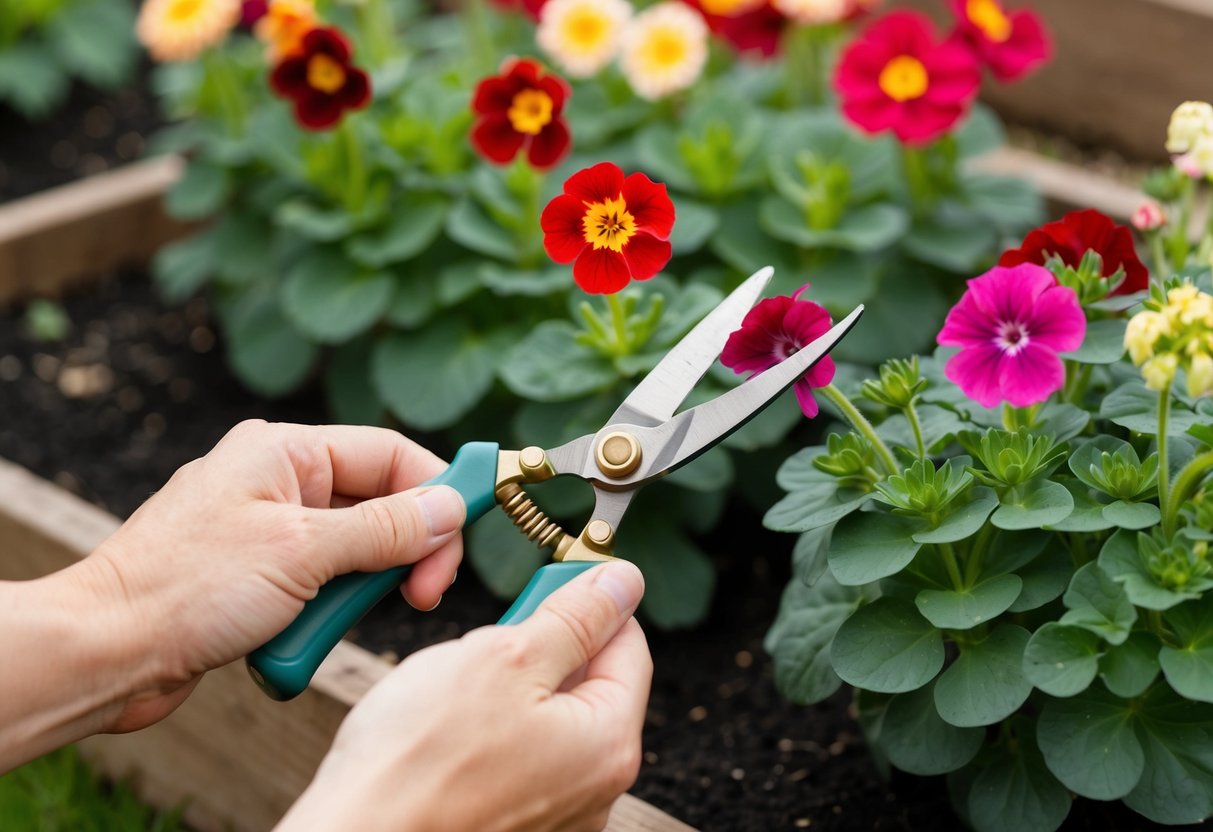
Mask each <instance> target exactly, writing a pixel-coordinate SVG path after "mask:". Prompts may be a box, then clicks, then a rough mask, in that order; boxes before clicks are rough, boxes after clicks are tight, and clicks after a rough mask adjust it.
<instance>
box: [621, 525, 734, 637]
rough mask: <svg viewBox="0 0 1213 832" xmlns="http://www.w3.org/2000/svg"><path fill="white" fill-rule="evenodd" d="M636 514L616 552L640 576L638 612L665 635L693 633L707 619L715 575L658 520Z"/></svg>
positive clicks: (692, 548) (698, 553) (681, 538)
mask: <svg viewBox="0 0 1213 832" xmlns="http://www.w3.org/2000/svg"><path fill="white" fill-rule="evenodd" d="M639 514H640V516H639V517H631V518H629V519H630V520H631V521H632V522H630V523H625V524H624V526H623V530H622V532H621V533H620V536H619V543H618V545H617V546H616V551H617V552H618V554H619V556H620V557H624V558H627V559H628V560H630V561H632V562H633V563H635V564H636V565H637V566H639V567H640V570H641V571H642V572H643V573H644V585H645V588H644V600H643V601H641V602H640V611H641V613H642V614H643V615H644V616H646V617H647V618H648V619H649V620H650V621H652V622H653V623H654V624H656V625H657V626H658V627H660V628H662V629H664V630H669V629H673V628H676V627H693V626H695V625H696V624H698V623H699V622H701V621H702V620H703V619H704V617H705V616H706V615H707V614H708V609H709V607H710V606H711V603H712V590H713V589H714V588H715V586H716V570H715V569H714V568H713V566H712V562H711V561H710V560H708V558H707V556H706V555H704V554H703V552H701V551H700V550H699V548H698V547H696V546H695V545H694V544H692V543H691V542H690V541H689V540H688V539H687V538H686V537H685V536H684V535H683V534H682V533H681V532H680V531H679V530H678V529H677V528H676V527H675V526H673V525H672V524H670V523H669V522H668V521H666V520H665V518H664V517H663V516H662V515H659V514H658V513H657V512H656V511H653V512H651V513H648V514H647V515H646V513H645V512H643V511H641V512H639ZM646 516H647V518H648V522H645V517H646ZM636 521H639V522H636Z"/></svg>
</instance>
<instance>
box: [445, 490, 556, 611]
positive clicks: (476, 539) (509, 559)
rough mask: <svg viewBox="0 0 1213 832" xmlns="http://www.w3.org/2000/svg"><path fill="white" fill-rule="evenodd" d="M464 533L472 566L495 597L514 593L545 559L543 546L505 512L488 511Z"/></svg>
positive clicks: (515, 594)
mask: <svg viewBox="0 0 1213 832" xmlns="http://www.w3.org/2000/svg"><path fill="white" fill-rule="evenodd" d="M465 534H466V535H467V538H466V539H467V549H468V551H467V557H468V560H470V561H471V562H472V568H473V569H475V570H476V574H477V575H478V576H479V577H480V579H481V580H482V581H484V584H485V586H487V587H488V588H489V591H490V592H492V593H493V594H494V595H496V596H497V597H498V598H506V599H509V598H514V597H516V596H517V595H518V593H520V592H522V588H523V587H524V586H526V584H527V581H529V580H530V579H531V576H532V575H533V574H534V573H535V570H536V569H538V568H539V567H541V566H543V564H544V563H545V562H546V561H547V560H548V556H547V554H546V553H545V552H544V550H542V549H540V548H539V547H538V546H536V545H535V544H534V543H532V542H531V541H529V540H527V538H526V536H525V535H523V534H522V533H521V532H520V531H518V529H517V528H516V527H515V526H514V524H513V523H511V522H510V520H509V518H508V517H506V516H505V513H504V512H500V511H490V512H489V513H488V514H486V515H485V516H484V517H482V518H481V519H480V520H478V521H477V522H476V523H474V524H473V525H472V526H471V528H469V529H468V530H467V532H465Z"/></svg>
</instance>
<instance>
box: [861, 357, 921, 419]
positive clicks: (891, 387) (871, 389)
mask: <svg viewBox="0 0 1213 832" xmlns="http://www.w3.org/2000/svg"><path fill="white" fill-rule="evenodd" d="M926 388H927V380H926V379H924V378H920V377H919V371H918V357H917V356H915V357H914V358H911V359H910V360H909V361H905V360H902V359H900V358H894V359H893V360H891V361H886V362H885V363H884V364H882V365H881V367H880V381H873V380H870V379H869V380H868V381H865V382H864V383H863V395H864V397H866V398H868V399H871V400H872V401H874V402H876V403H878V404H883V405H885V406H886V407H892V408H896V409H898V410H901V409H902V408H905V407H909V406H910V404H911V403H912V402H913V401H914V399H915V398H916V397H917V396H918V394H919V393H921V392H922V391H923V390H925V389H926Z"/></svg>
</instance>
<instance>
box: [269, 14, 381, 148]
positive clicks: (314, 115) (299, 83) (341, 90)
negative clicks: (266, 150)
mask: <svg viewBox="0 0 1213 832" xmlns="http://www.w3.org/2000/svg"><path fill="white" fill-rule="evenodd" d="M300 49H301V51H300V52H299V54H297V55H291V56H289V57H287V58H286V59H285V60H283V61H282V62H281V63H280V64H278V66H276V67H274V71H273V72H272V73H270V87H272V88H273V90H274V92H275V93H277V94H278V95H280V96H282V97H283V98H289V99H291V100H292V101H293V102H294V104H295V120H296V121H298V122H299V125H300V126H301V127H304V128H306V129H308V130H324V129H326V128H328V127H332V126H333V125H334V124H336V123H337V122H339V121H341V117H342V115H344V114H345V111H346V110H357V109H361V108H362V107H365V106H366V105H367V104H369V103H370V100H371V82H370V78H369V77H368V76H367V74H366V73H365V72H363V71H362V70H361V69H358V68H357V67H356V66H354V65H353V64H352V63H350V47H349V44H348V43H347V42H346V40H345V37H344V36H342V34H341V32H339V31H338V30H337V29H334V28H332V27H321V28H317V29H312V30H311V31H310V32H308V33H307V34H306V35H304V37H303V42H302V43H301V45H300Z"/></svg>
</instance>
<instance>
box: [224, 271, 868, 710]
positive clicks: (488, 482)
mask: <svg viewBox="0 0 1213 832" xmlns="http://www.w3.org/2000/svg"><path fill="white" fill-rule="evenodd" d="M773 273H774V270H773V269H772V268H771V267H769V266H768V267H766V268H764V269H762V270H760V271H758V272H756V273H755V274H754V275H753V276H751V277H750V278H748V279H747V280H746V281H745V282H744V283H742V284H741V285H740V286H738V287H737V289H735V290H734V291H733V292H732V293H731V294H730V295H729V296H728V297H727V298H725V299H724V300H723V301H721V303H720V304H719V305H718V306H717V307H716V308H715V309H714V310H713V311H712V312H711V313H709V314H708V315H707V317H705V318H704V319H703V320H702V321H700V322H699V324H697V325H696V326H695V328H694V329H692V330H691V331H690V332H689V333H687V335H686V336H685V337H684V338H683V339H682V340H681V341H679V342H678V344H676V345H675V346H674V347H673V348H672V349H671V350H670V351H669V353H667V354H666V355H665V357H664V358H662V360H661V362H660V363H659V364H658V365H657V366H656V367H654V368H653V370H652V371H651V372H650V373H649V374H648V375H647V376H646V377H645V378H644V380H643V381H641V382H640V384H638V385H637V386H636V388H635V389H634V390H633V391H632V392H631V393H630V394H629V395H628V397H627V398H626V399H624V401H623V403H622V404H620V405H619V407H618V409H617V410H616V411H615V413H614V414H613V415H612V416H611V418H610V419H608V420H607V423H606V426H605V427H603V428H602V429H601V430H599V431H598V432H597V433H594V434H590V435H586V436H582V437H580V438H578V439H574V440H573V441H571V442H567V443H565V444H564V445H561V446H559V447H557V448H552V449H550V450H545V449H543V448H539V447H528V448H523V449H522V450H520V451H512V450H501V449H500V448H499V447H498V445H497V444H496V443H495V442H469V443H467V444H465V445H464V446H463V447H462V448H460V449H459V452H458V453H457V454H456V455H455V458H454V459H453V460H452V461H451V464H450V466H449V467H448V468H447V469H446V470H445V471H443V472H442V473H441V474H439V475H438V476H436V477H434V478H433V479H431V480H430V481H429V482H427V483H425V485H449V486H451V487H452V488H454V489H455V490H457V491H458V492H459V493H460V494H462V495H463V499H464V501H465V502H466V503H467V523H473V522H475V521H476V520H478V519H480V518H481V517H483V516H484V515H485V514H486V513H487V512H488V511H489V509H491V508H492V507H493V506H494V505H500V506H501V508H502V510H503V511H504V512H505V513H506V515H508V516H509V518H510V519H511V520H512V521H513V522H514V524H515V525H516V526H518V528H519V529H520V530H521V531H522V532H523V533H524V534H525V535H526V536H527V537H528V538H530V539H531V540H532V541H534V542H535V543H536V544H537V545H539V546H540V547H552V548H553V549H554V551H553V554H552V560H553V561H554V562H553V563H549V564H546V565H544V566H541V567H540V568H539V569H538V570H537V571H536V572H535V575H534V576H533V577H532V578H531V580H530V582H529V583H528V584H527V585H526V587H525V588H524V589H523V590H522V592H521V593H520V594H519V596H518V598H517V600H515V601H514V604H513V606H511V607H510V608H509V610H507V611H506V613H505V615H504V616H502V618H501V620H500V621H499V622H498V623H499V624H516V623H518V622H520V621H523V620H524V619H526V618H527V617H528V616H529V615H530V614H531V613H533V612H534V611H535V609H536V608H537V607H538V606H539V605H540V603H542V602H543V600H544V599H545V598H547V596H548V595H550V594H551V593H552V592H554V591H555V590H557V589H559V588H560V587H561V586H563V585H564V584H566V583H568V582H569V581H570V580H572V579H573V578H575V577H576V576H577V575H580V574H581V573H582V572H585V571H586V570H588V569H590V568H592V567H594V566H595V565H597V564H599V563H601V562H603V561H606V560H610V559H611V558H613V557H614V544H615V536H616V533H617V531H618V529H619V524H620V522H621V521H622V520H623V515H624V513H625V511H626V510H627V508H628V505H629V504H630V503H631V501H632V497H633V496H634V495H635V494H636V492H637V490H638V489H639V488H640V487H641V486H643V485H645V484H646V483H649V482H652V481H653V480H655V479H658V478H659V477H662V476H664V475H666V474H668V473H670V472H671V471H673V470H675V469H677V468H679V467H681V466H683V465H685V464H687V463H688V462H690V461H692V460H693V459H695V458H696V457H698V456H699V455H701V454H702V453H704V452H705V451H707V450H709V449H710V448H712V447H713V446H714V445H716V443H718V442H720V441H721V440H722V439H724V438H725V437H727V436H728V435H729V434H731V433H733V432H734V431H735V430H737V429H738V428H740V427H741V426H742V425H744V424H745V423H746V422H748V421H749V420H750V419H752V418H753V417H754V416H756V415H758V413H760V412H761V411H762V410H763V409H764V408H765V407H766V406H767V405H769V404H770V403H771V402H772V401H774V399H775V398H776V397H777V396H778V395H779V394H780V393H782V392H783V391H784V390H786V389H787V388H789V387H791V386H792V385H793V384H794V383H795V382H796V380H797V379H799V378H800V377H801V376H803V375H804V374H805V373H806V372H807V371H808V370H809V369H810V368H811V367H812V366H813V365H814V364H816V363H817V362H818V361H820V360H821V359H822V358H823V357H824V356H825V355H826V354H827V353H828V352H829V351H830V350H831V349H833V347H834V346H835V345H836V344H837V343H838V342H839V341H840V340H842V338H843V336H844V335H846V334H847V332H848V331H850V329H851V327H853V326H854V325H855V322H856V321H858V320H859V317H860V315H861V314H863V307H862V306H859V307H857V308H856V309H855V310H854V311H852V312H851V313H850V314H849V315H847V316H846V317H845V318H844V319H842V320H841V321H840V322H839V323H837V324H836V325H835V326H834V327H833V328H832V329H830V331H829V332H827V333H825V334H824V335H822V336H821V337H820V338H817V339H816V340H815V341H813V342H812V343H811V344H809V345H807V346H805V347H803V348H802V349H800V350H799V351H798V352H796V353H794V354H792V355H791V356H789V357H788V358H786V359H784V360H783V361H781V362H780V363H779V364H776V365H775V366H773V367H771V368H770V369H768V370H766V371H764V372H763V373H761V374H760V375H758V376H756V377H754V378H751V379H750V380H748V381H746V382H745V383H743V384H741V385H739V386H737V387H735V388H733V389H732V390H729V391H728V392H726V393H723V394H722V395H720V396H718V397H716V398H715V399H712V400H710V401H707V402H704V403H703V404H700V405H697V406H696V407H692V408H690V409H688V410H685V411H683V412H681V413H677V414H675V411H677V410H678V408H679V406H680V405H681V404H682V402H683V400H684V399H685V398H686V397H687V395H688V394H689V393H690V392H691V390H692V388H694V386H695V385H696V384H697V383H698V382H699V380H700V379H701V378H702V377H703V375H704V373H706V372H707V371H708V369H709V368H710V367H711V366H712V364H713V363H714V362H715V361H716V359H717V357H718V356H719V355H720V352H721V350H722V349H723V348H724V345H725V341H726V340H728V337H729V335H730V334H731V333H732V332H733V331H734V330H736V329H737V328H738V327H740V326H741V322H742V319H743V318H744V317H745V315H746V313H747V312H748V311H749V310H750V308H751V307H752V306H753V305H754V304H755V303H756V302H757V300H758V298H759V297H760V296H761V295H762V292H763V290H764V289H765V288H766V285H767V283H768V282H769V281H770V279H771V275H772V274H773ZM558 476H574V477H580V478H581V479H583V480H587V481H588V482H589V483H590V484H591V485H592V486H593V489H594V497H595V501H594V510H593V513H592V514H591V516H590V519H589V521H588V522H587V523H586V524H585V527H584V528H583V529H582V530H581V532H580V534H576V535H574V534H569V533H567V532H565V531H564V530H563V529H562V528H561V527H560V526H558V525H557V524H556V523H554V522H553V521H551V520H550V519H548V517H547V516H546V515H544V514H543V512H542V511H540V510H539V508H538V507H537V506H536V505H535V504H534V503H533V502H532V501H531V499H530V498H529V497H528V496H527V494H526V492H525V491H524V490H523V488H522V486H523V485H525V484H527V483H538V482H543V481H544V480H548V479H551V478H552V477H558ZM409 569H410V567H408V566H401V567H396V568H394V569H389V570H386V571H384V572H376V573H364V572H354V573H350V574H348V575H341V576H339V577H337V578H335V579H334V580H332V581H330V582H329V583H327V584H325V585H324V586H323V587H321V588H320V591H319V592H318V593H317V595H316V597H315V598H313V599H312V600H311V601H308V602H307V604H305V605H304V608H303V611H302V612H301V613H300V614H299V616H298V617H297V618H296V619H295V620H294V622H292V623H291V624H290V625H289V626H288V627H287V628H286V629H285V630H283V631H282V632H281V633H279V634H278V635H277V636H275V637H274V638H273V639H272V640H271V641H269V642H268V643H267V644H265V645H263V646H262V647H260V648H258V649H257V650H255V651H254V652H253V653H251V654H250V655H249V657H248V660H247V663H248V668H249V673H250V674H251V675H252V677H253V679H254V680H255V681H256V682H257V684H258V685H260V687H261V689H262V690H264V691H265V692H266V693H267V694H268V695H269V696H271V697H272V698H274V699H280V700H285V699H290V698H292V697H294V696H297V695H298V694H300V693H301V692H302V691H303V690H304V689H305V688H306V687H307V685H308V683H309V682H310V681H311V678H312V675H313V674H314V673H315V672H316V669H317V668H318V667H319V666H320V663H321V662H322V661H323V660H324V658H325V657H326V656H327V655H328V654H329V652H330V651H331V650H332V649H333V648H334V647H335V646H336V645H337V643H338V642H339V641H340V640H341V639H342V637H343V636H344V635H345V634H346V633H347V632H349V630H350V629H351V628H352V627H353V626H354V625H355V624H357V623H358V621H359V619H361V618H362V616H363V615H365V614H366V613H367V612H369V611H370V609H371V608H372V607H373V606H375V605H376V604H377V603H379V601H380V600H381V599H382V598H383V597H384V596H386V595H387V594H388V593H389V592H391V591H392V590H394V589H396V588H397V587H399V586H400V584H401V583H402V582H403V581H404V580H405V578H406V577H407V576H408V573H409Z"/></svg>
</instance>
